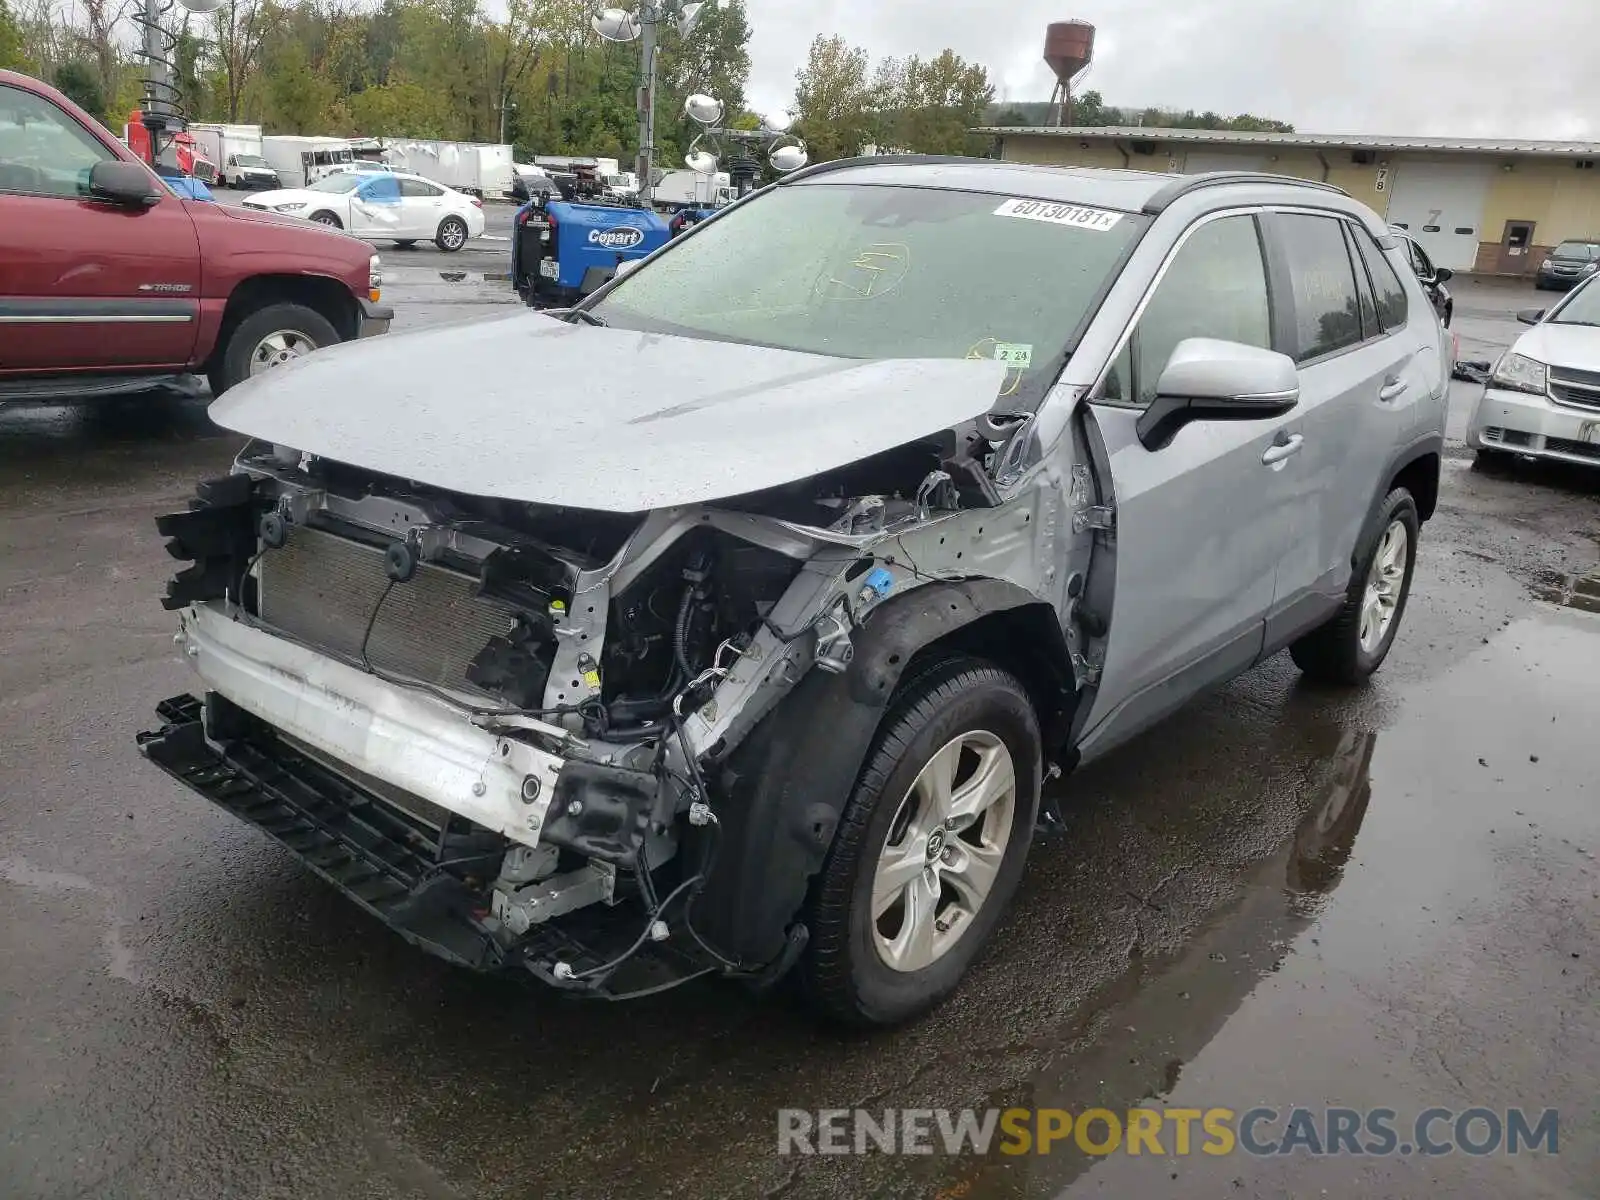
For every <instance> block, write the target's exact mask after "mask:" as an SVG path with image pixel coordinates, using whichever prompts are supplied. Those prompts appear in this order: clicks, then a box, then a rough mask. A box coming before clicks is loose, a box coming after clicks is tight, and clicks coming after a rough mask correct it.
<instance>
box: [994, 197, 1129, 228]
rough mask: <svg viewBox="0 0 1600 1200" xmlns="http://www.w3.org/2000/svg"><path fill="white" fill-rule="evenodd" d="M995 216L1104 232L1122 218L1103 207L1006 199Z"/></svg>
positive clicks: (1119, 214) (1120, 215)
mask: <svg viewBox="0 0 1600 1200" xmlns="http://www.w3.org/2000/svg"><path fill="white" fill-rule="evenodd" d="M994 215H995V216H997V217H1021V218H1022V219H1023V220H1025V221H1048V222H1049V223H1050V224H1052V225H1070V226H1072V227H1074V228H1076V229H1092V230H1094V231H1095V232H1097V233H1104V232H1105V231H1106V230H1108V229H1110V228H1112V227H1113V226H1115V225H1116V223H1117V222H1118V221H1120V220H1122V214H1121V213H1118V212H1108V211H1107V210H1106V209H1103V208H1084V207H1083V206H1082V205H1078V204H1056V203H1053V202H1051V201H1049V200H1007V201H1006V202H1005V203H1004V204H1002V205H1001V206H1000V207H999V208H997V209H995V210H994Z"/></svg>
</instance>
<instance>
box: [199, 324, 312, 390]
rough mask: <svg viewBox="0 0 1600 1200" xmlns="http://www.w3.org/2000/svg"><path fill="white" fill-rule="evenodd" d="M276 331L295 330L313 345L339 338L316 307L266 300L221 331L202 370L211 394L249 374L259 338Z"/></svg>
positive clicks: (261, 338)
mask: <svg viewBox="0 0 1600 1200" xmlns="http://www.w3.org/2000/svg"><path fill="white" fill-rule="evenodd" d="M279 331H285V332H290V333H294V334H297V335H298V336H299V337H301V338H304V339H305V340H306V341H308V342H310V343H312V346H313V348H315V349H320V348H321V347H323V346H332V345H334V344H336V343H337V342H339V341H340V340H341V339H340V337H339V331H338V330H337V329H335V328H334V327H333V323H332V322H331V321H329V320H328V318H326V317H324V316H323V315H322V314H321V313H319V312H317V311H316V309H313V308H307V307H306V306H305V305H303V304H269V305H267V306H266V307H265V308H259V309H257V310H256V311H255V312H253V313H250V314H249V315H247V316H246V317H245V318H244V319H243V320H242V321H239V322H237V323H236V324H234V325H233V327H232V328H231V329H229V330H225V331H224V333H223V337H224V339H225V340H224V342H223V343H222V344H221V345H220V346H219V347H218V348H217V352H216V354H215V355H213V357H212V364H213V365H212V367H211V369H210V370H209V371H208V372H207V373H206V377H207V379H209V380H210V382H211V394H212V395H214V396H220V395H222V393H223V392H225V391H227V390H228V389H229V388H231V387H232V386H233V385H234V384H236V383H241V382H243V381H244V380H246V379H248V378H250V361H251V358H252V356H253V355H254V354H255V351H256V348H257V347H258V346H260V344H261V342H262V340H263V339H265V338H267V337H269V336H270V335H272V334H274V333H277V332H279Z"/></svg>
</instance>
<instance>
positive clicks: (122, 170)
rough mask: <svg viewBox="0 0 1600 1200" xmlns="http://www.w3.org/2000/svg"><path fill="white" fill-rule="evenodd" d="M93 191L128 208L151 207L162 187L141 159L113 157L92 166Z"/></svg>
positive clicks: (158, 198) (91, 190)
mask: <svg viewBox="0 0 1600 1200" xmlns="http://www.w3.org/2000/svg"><path fill="white" fill-rule="evenodd" d="M89 195H90V197H91V198H92V199H95V200H103V201H105V202H106V203H107V204H118V205H121V206H122V207H124V208H149V207H150V206H151V205H152V204H154V203H156V201H158V200H160V199H161V190H160V189H159V188H158V187H157V186H156V181H155V180H154V179H152V178H150V172H149V171H148V170H146V169H145V168H144V167H143V166H141V165H140V164H139V163H131V162H123V161H122V160H121V159H120V158H109V159H106V160H105V161H104V162H97V163H95V165H94V166H93V167H91V168H90V169H89Z"/></svg>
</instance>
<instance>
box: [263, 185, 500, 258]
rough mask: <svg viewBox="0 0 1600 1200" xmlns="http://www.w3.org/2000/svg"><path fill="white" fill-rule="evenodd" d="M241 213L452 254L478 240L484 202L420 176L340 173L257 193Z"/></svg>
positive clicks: (481, 229) (481, 228) (373, 240)
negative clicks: (259, 212) (252, 211)
mask: <svg viewBox="0 0 1600 1200" xmlns="http://www.w3.org/2000/svg"><path fill="white" fill-rule="evenodd" d="M244 205H245V207H246V208H259V209H264V210H266V211H267V212H275V213H283V214H284V215H286V216H291V217H303V218H305V219H306V220H308V221H316V222H317V223H318V224H321V225H331V226H332V227H333V228H335V229H342V230H344V231H345V232H346V233H349V234H353V235H354V236H356V237H358V238H363V239H365V240H366V241H369V242H395V243H396V244H398V245H401V246H410V245H413V244H414V243H416V242H420V241H431V242H433V243H435V244H436V245H437V246H438V247H439V249H441V250H450V251H455V250H459V249H461V247H463V246H465V245H466V244H467V239H468V238H475V237H481V236H482V235H483V228H484V218H483V202H482V201H481V200H479V199H478V198H477V197H475V196H469V195H467V194H466V193H465V192H457V191H452V190H451V189H450V188H447V187H445V186H443V185H442V184H437V183H434V182H433V181H432V180H431V179H424V178H423V177H422V176H420V175H411V174H406V173H402V172H398V171H395V172H381V173H373V172H358V171H339V172H336V173H334V174H332V175H329V176H327V177H325V178H323V179H319V180H317V181H316V182H315V183H313V184H310V185H308V186H306V187H303V188H287V189H285V190H283V191H278V192H261V193H260V194H258V195H255V196H251V197H250V198H249V199H248V200H246V201H245V202H244Z"/></svg>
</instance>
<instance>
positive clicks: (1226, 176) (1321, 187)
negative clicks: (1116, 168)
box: [1142, 171, 1350, 217]
mask: <svg viewBox="0 0 1600 1200" xmlns="http://www.w3.org/2000/svg"><path fill="white" fill-rule="evenodd" d="M1229 183H1286V184H1292V185H1294V186H1296V187H1309V188H1316V189H1317V190H1318V191H1323V192H1335V193H1337V194H1338V195H1340V196H1348V195H1349V194H1350V193H1349V192H1347V191H1345V190H1344V189H1343V188H1342V187H1339V186H1337V185H1336V184H1332V183H1323V182H1322V181H1321V180H1318V179H1300V178H1297V177H1296V176H1294V175H1273V174H1271V173H1270V172H1268V171H1202V172H1200V173H1199V174H1197V175H1185V176H1183V177H1182V178H1181V179H1174V180H1173V181H1172V182H1171V183H1169V184H1167V186H1166V187H1164V188H1162V189H1161V190H1160V191H1159V192H1157V193H1156V194H1155V195H1154V196H1151V197H1150V199H1148V200H1146V201H1145V202H1144V209H1143V210H1142V211H1144V212H1145V213H1148V214H1149V215H1150V216H1152V217H1153V216H1155V215H1156V214H1157V213H1162V212H1165V211H1166V210H1167V209H1168V208H1169V207H1171V206H1172V204H1173V203H1174V202H1175V201H1177V200H1178V199H1180V198H1181V197H1183V196H1187V195H1188V194H1189V193H1190V192H1198V191H1199V190H1200V189H1201V188H1208V187H1221V186H1223V185H1224V184H1229Z"/></svg>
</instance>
